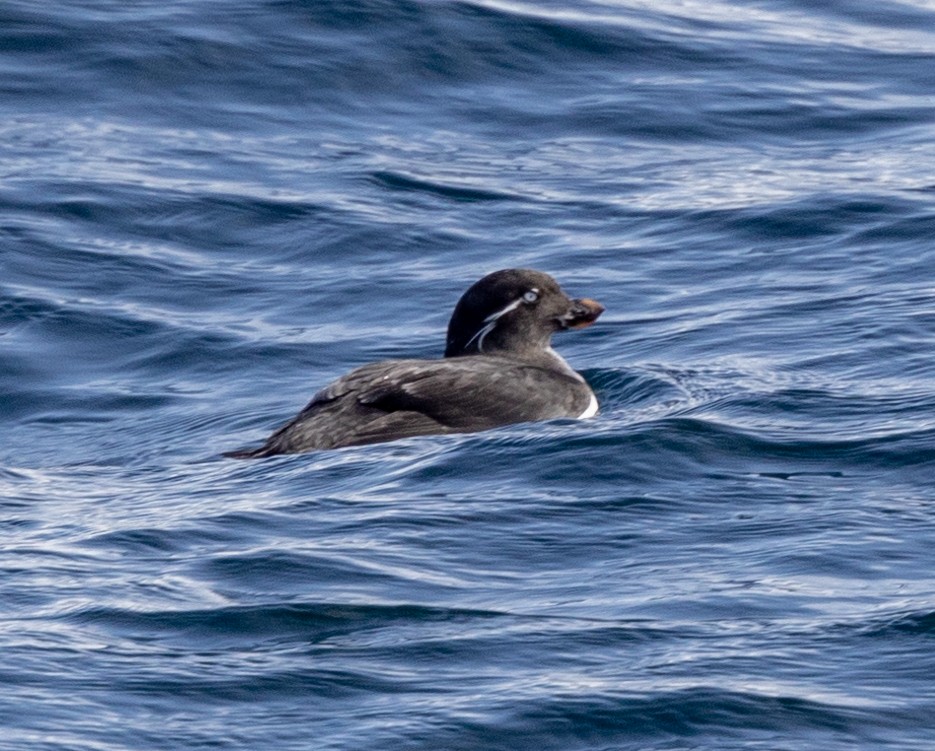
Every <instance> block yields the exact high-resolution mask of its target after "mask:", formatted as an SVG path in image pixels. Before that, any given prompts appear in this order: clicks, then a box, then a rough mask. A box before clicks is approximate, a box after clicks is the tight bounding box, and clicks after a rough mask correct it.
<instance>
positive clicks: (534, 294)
mask: <svg viewBox="0 0 935 751" xmlns="http://www.w3.org/2000/svg"><path fill="white" fill-rule="evenodd" d="M538 299H539V292H538V291H537V290H534V289H531V290H529V291H528V292H525V293H523V300H524V301H525V302H535V301H536V300H538Z"/></svg>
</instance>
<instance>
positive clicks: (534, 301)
mask: <svg viewBox="0 0 935 751" xmlns="http://www.w3.org/2000/svg"><path fill="white" fill-rule="evenodd" d="M603 312H604V307H603V306H602V305H600V304H599V303H597V302H595V301H594V300H588V299H581V300H572V299H571V298H570V297H568V296H567V295H566V294H565V293H564V292H563V291H562V289H561V288H560V287H559V286H558V283H557V282H556V281H555V280H554V279H553V278H552V277H550V276H549V275H548V274H544V273H542V272H541V271H532V270H530V269H505V270H503V271H496V272H494V273H493V274H488V275H487V276H485V277H484V278H483V279H481V280H480V281H478V282H476V283H475V284H474V285H472V286H471V287H470V289H468V291H467V292H465V293H464V295H463V296H462V297H461V299H460V300H459V301H458V304H457V305H456V306H455V309H454V313H453V314H452V316H451V320H450V322H449V323H448V340H447V346H446V347H445V357H444V359H441V360H386V361H384V362H375V363H371V364H369V365H364V366H363V367H360V368H357V369H356V370H354V371H352V372H350V373H348V374H347V375H345V376H343V377H341V378H339V379H338V380H336V381H334V382H333V383H331V384H330V385H328V386H326V387H325V388H323V389H322V390H321V391H319V392H318V393H317V394H315V396H314V398H313V399H312V401H311V402H309V404H308V406H307V407H305V409H303V410H302V411H301V412H300V413H299V414H298V415H297V416H296V417H295V418H294V419H293V420H292V421H291V422H289V423H288V424H286V425H284V426H283V427H281V428H280V429H279V430H277V431H276V432H275V433H273V434H272V435H271V436H270V437H269V438H268V439H267V440H266V443H265V444H263V445H262V446H260V447H259V448H257V449H252V450H246V451H232V452H229V453H227V454H225V456H231V457H236V458H239V459H245V458H251V457H263V456H273V455H274V454H289V453H297V452H301V451H312V450H314V449H334V448H341V447H343V446H360V445H363V444H367V443H379V442H381V441H393V440H396V439H398V438H407V437H409V436H417V435H431V434H441V433H471V432H474V431H478V430H487V429H489V428H495V427H498V426H500V425H509V424H511V423H517V422H530V421H534V420H548V419H551V418H556V417H573V418H579V417H580V418H583V417H592V416H593V415H595V414H596V413H597V399H596V398H595V396H594V392H593V391H591V388H590V387H589V386H588V384H587V383H585V381H584V379H583V378H582V377H581V376H580V375H579V374H578V373H576V372H575V371H574V370H572V369H571V367H570V366H569V365H568V363H567V362H565V360H564V359H563V358H562V357H561V355H559V354H558V353H557V352H555V350H553V349H552V347H551V339H552V334H554V333H555V332H556V331H562V330H564V329H578V328H584V327H585V326H589V325H591V324H592V323H594V321H596V320H597V317H598V316H599V315H600V314H601V313H603Z"/></svg>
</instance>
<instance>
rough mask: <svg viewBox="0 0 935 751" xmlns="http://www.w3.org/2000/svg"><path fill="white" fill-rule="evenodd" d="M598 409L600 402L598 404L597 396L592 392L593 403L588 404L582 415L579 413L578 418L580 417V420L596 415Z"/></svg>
mask: <svg viewBox="0 0 935 751" xmlns="http://www.w3.org/2000/svg"><path fill="white" fill-rule="evenodd" d="M598 409H599V407H598V404H597V397H596V396H594V394H591V403H590V404H588V406H587V408H586V409H585V410H584V412H582V413H581V414H580V415H578V419H579V420H587V419H588V418H589V417H594V415H596V414H597V410H598Z"/></svg>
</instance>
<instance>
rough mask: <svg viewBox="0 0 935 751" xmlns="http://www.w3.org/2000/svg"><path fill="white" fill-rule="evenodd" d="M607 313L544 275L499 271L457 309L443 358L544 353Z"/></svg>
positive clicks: (476, 285) (466, 296) (471, 291)
mask: <svg viewBox="0 0 935 751" xmlns="http://www.w3.org/2000/svg"><path fill="white" fill-rule="evenodd" d="M603 312H604V307H603V306H602V305H601V304H600V303H597V302H595V301H594V300H589V299H586V298H585V299H578V300H573V299H572V298H570V297H569V296H568V295H566V294H565V293H564V292H563V291H562V288H561V287H559V286H558V282H556V281H555V280H554V279H553V278H552V277H551V276H549V275H548V274H544V273H542V272H541V271H533V270H532V269H504V270H503V271H495V272H494V273H492V274H488V275H487V276H485V277H484V278H483V279H481V280H480V281H478V282H475V283H474V284H473V285H471V287H470V288H469V289H468V291H467V292H465V293H464V294H463V295H462V296H461V299H460V300H459V301H458V304H457V305H456V306H455V309H454V313H453V314H452V316H451V321H449V323H448V340H447V346H446V347H445V357H457V356H460V355H472V354H480V353H484V354H495V353H501V354H516V355H523V354H524V353H525V354H529V353H531V352H534V351H536V350H540V351H541V350H545V349H547V348H548V347H549V344H550V341H551V339H552V334H554V333H555V332H556V331H562V330H563V329H579V328H584V327H585V326H590V325H591V324H592V323H594V321H596V320H597V318H598V316H600V314H601V313H603Z"/></svg>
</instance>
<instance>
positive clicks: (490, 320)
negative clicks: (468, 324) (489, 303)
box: [464, 292, 538, 352]
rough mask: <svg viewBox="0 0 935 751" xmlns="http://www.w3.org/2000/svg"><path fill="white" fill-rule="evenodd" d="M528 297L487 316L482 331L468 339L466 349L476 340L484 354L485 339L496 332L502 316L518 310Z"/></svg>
mask: <svg viewBox="0 0 935 751" xmlns="http://www.w3.org/2000/svg"><path fill="white" fill-rule="evenodd" d="M528 294H530V293H529V292H527V293H526V295H528ZM526 295H523V297H522V298H520V299H519V300H514V301H513V302H511V303H510V304H509V305H507V306H506V307H504V308H503V309H501V310H498V311H497V312H496V313H491V314H490V315H489V316H487V317H486V318H485V319H484V325H483V326H482V327H481V328H480V329H478V331H477V333H476V334H474V336H472V337H471V338H470V339H468V342H467V344H465V345H464V348H465V349H467V348H468V347H470V346H471V344H472V343H473V342H474V340H475V339H476V340H477V350H478V352H483V351H484V337H485V336H487V334H489V333H490V332H491V331H493V330H494V328H495V327H496V325H497V321H499V320H500V318H501V317H502V316H505V315H506V314H507V313H509V312H510V311H512V310H516V309H517V308H518V307H519V305H520V303H521V302H523V300H525V299H526ZM537 297H538V295H537Z"/></svg>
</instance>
